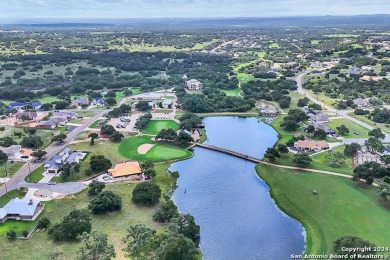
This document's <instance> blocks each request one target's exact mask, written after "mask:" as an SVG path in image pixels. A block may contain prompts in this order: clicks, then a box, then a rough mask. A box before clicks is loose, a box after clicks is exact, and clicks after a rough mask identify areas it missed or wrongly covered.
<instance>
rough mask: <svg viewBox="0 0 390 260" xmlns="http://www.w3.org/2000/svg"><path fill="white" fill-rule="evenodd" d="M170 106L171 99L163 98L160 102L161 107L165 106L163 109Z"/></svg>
mask: <svg viewBox="0 0 390 260" xmlns="http://www.w3.org/2000/svg"><path fill="white" fill-rule="evenodd" d="M172 106H173V100H172V99H165V100H164V101H163V102H162V107H163V108H165V109H170V108H172Z"/></svg>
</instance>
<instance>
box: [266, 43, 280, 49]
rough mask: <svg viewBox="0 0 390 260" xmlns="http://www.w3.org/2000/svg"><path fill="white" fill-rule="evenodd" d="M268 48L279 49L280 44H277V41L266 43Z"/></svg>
mask: <svg viewBox="0 0 390 260" xmlns="http://www.w3.org/2000/svg"><path fill="white" fill-rule="evenodd" d="M268 48H270V49H280V45H279V43H277V42H274V43H271V44H270V45H268Z"/></svg>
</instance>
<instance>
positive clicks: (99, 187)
mask: <svg viewBox="0 0 390 260" xmlns="http://www.w3.org/2000/svg"><path fill="white" fill-rule="evenodd" d="M88 187H89V190H88V195H91V196H92V195H97V194H99V193H100V192H102V191H103V189H104V188H105V187H106V184H104V183H103V182H100V181H97V180H93V181H92V182H91V183H90V184H89V185H88Z"/></svg>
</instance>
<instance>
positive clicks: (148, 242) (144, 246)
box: [123, 224, 156, 259]
mask: <svg viewBox="0 0 390 260" xmlns="http://www.w3.org/2000/svg"><path fill="white" fill-rule="evenodd" d="M155 235H156V231H155V230H152V229H150V228H147V227H145V225H143V224H136V225H133V226H131V227H130V228H128V229H127V235H126V237H125V238H124V239H123V242H125V243H126V247H125V249H124V251H126V252H127V253H128V254H129V256H131V258H135V259H149V258H150V256H151V255H152V254H153V253H154V250H155V249H156V243H155V242H156V237H155Z"/></svg>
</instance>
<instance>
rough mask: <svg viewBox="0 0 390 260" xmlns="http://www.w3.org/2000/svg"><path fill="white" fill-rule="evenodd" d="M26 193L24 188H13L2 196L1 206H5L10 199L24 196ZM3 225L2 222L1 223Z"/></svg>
mask: <svg viewBox="0 0 390 260" xmlns="http://www.w3.org/2000/svg"><path fill="white" fill-rule="evenodd" d="M24 195H26V192H24V191H22V190H12V191H10V192H8V193H7V194H6V195H3V196H1V197H0V208H2V207H4V206H5V204H7V203H8V202H9V201H10V200H12V199H14V198H20V199H21V198H23V197H24ZM0 226H1V224H0Z"/></svg>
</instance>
